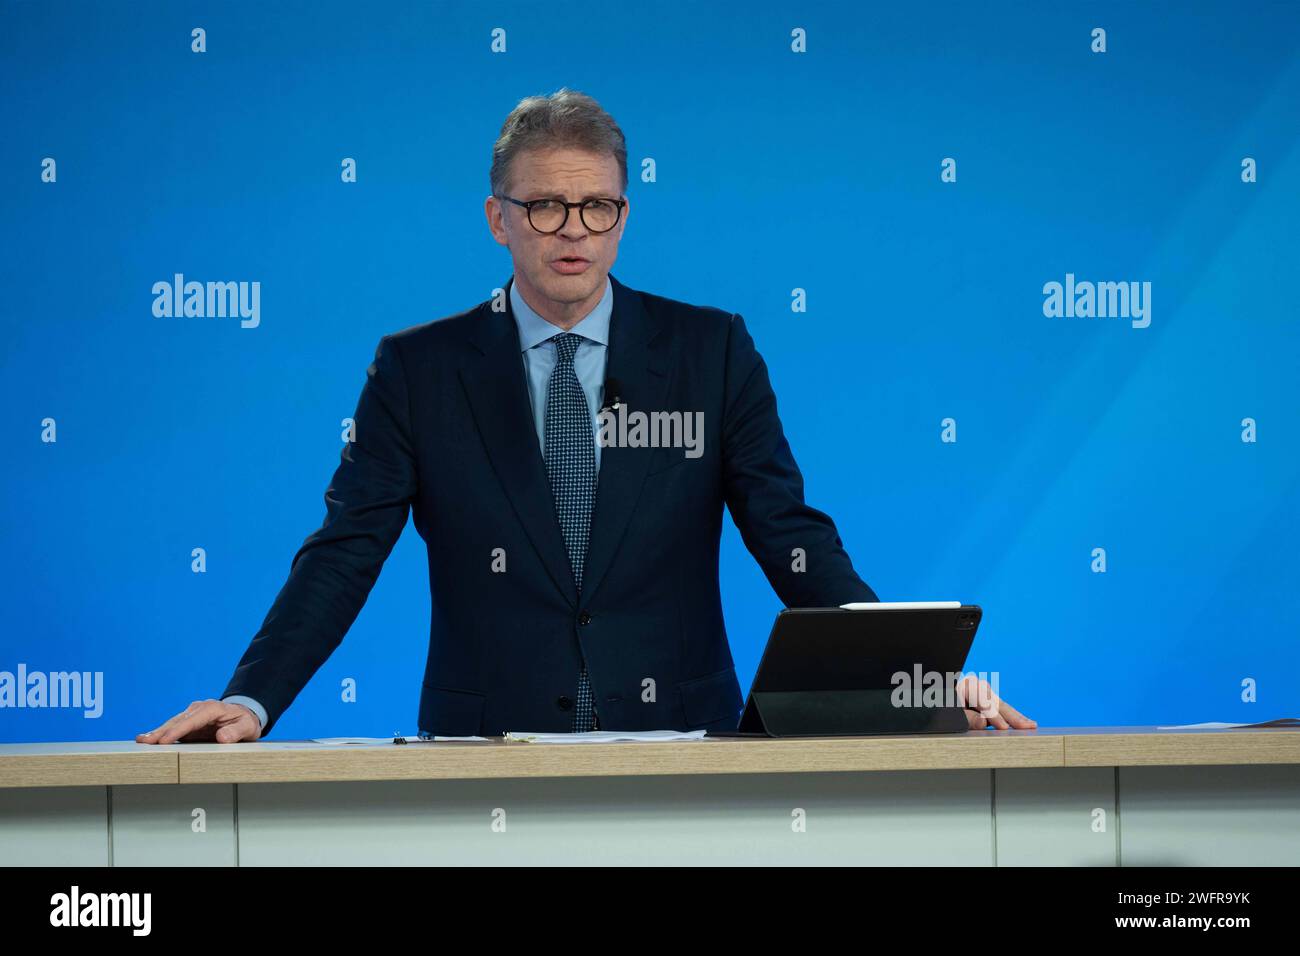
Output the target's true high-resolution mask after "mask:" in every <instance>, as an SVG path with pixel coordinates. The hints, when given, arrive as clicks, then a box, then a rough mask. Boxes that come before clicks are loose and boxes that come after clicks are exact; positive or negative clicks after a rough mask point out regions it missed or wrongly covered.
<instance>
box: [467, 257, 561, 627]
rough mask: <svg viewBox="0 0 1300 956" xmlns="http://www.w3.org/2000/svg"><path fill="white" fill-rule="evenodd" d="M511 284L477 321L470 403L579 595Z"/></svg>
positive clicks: (526, 516) (526, 520)
mask: <svg viewBox="0 0 1300 956" xmlns="http://www.w3.org/2000/svg"><path fill="white" fill-rule="evenodd" d="M513 281H514V277H513V276H512V277H511V279H510V280H509V281H508V282H507V283H506V285H505V292H506V311H505V312H493V311H492V309H491V306H490V305H488V304H484V305H482V306H480V309H481V310H482V314H481V316H480V318H479V320H478V321H477V322H475V323H474V326H473V329H474V344H475V345H476V346H477V348H478V349H479V350H480V351H481V352H482V353H483V356H482V358H481V359H479V361H478V362H475V363H471V364H470V365H468V366H466V367H464V368H462V369H461V372H460V376H461V381H462V383H463V384H464V387H465V392H466V395H467V396H468V398H469V406H470V409H471V411H472V412H473V415H474V422H475V424H476V425H477V426H478V430H479V434H480V435H481V436H482V438H483V444H484V445H485V446H486V447H487V451H488V457H489V458H490V459H491V461H492V467H493V468H494V469H495V471H496V473H497V478H498V479H499V480H500V481H501V485H502V487H503V488H504V489H505V493H506V497H507V498H508V499H509V500H510V504H511V506H512V507H513V508H514V510H515V514H516V515H518V517H519V521H520V522H521V523H522V524H523V526H524V530H525V532H527V534H528V538H529V540H530V541H532V543H533V547H534V548H536V549H537V554H538V555H539V556H540V557H541V559H542V564H543V565H545V567H546V570H547V573H548V574H550V576H551V579H552V580H553V581H554V582H555V586H556V587H558V588H559V589H560V593H561V594H563V595H564V598H565V600H566V601H568V602H569V603H570V604H573V602H574V600H575V599H576V595H575V593H574V592H575V591H576V588H575V586H574V581H573V572H572V571H571V570H570V568H569V556H568V552H566V551H565V549H564V538H563V536H562V535H561V533H560V522H559V520H558V519H557V518H556V517H555V501H554V499H553V497H552V495H551V486H550V483H549V482H548V481H547V479H546V465H545V463H544V462H543V461H542V455H541V450H540V449H539V447H538V444H537V431H536V428H535V426H534V425H533V419H532V416H531V414H530V411H529V410H530V408H531V407H532V406H531V404H530V402H529V399H528V385H527V382H526V380H525V377H524V361H523V356H522V355H521V354H520V350H519V332H518V330H517V327H516V325H515V319H514V312H513V310H512V309H511V307H510V282H513Z"/></svg>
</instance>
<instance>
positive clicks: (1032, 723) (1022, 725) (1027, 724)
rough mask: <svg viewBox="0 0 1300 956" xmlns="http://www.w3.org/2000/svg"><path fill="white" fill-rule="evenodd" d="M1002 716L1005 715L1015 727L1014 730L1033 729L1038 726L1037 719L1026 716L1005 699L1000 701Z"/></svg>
mask: <svg viewBox="0 0 1300 956" xmlns="http://www.w3.org/2000/svg"><path fill="white" fill-rule="evenodd" d="M1002 716H1003V717H1005V718H1006V719H1007V720H1008V721H1009V722H1010V723H1011V726H1012V727H1014V728H1016V730H1033V729H1034V728H1035V727H1037V726H1038V721H1036V720H1031V719H1030V718H1028V717H1026V716H1025V715H1024V714H1022V713H1021V712H1020V711H1018V710H1016V709H1015V708H1014V707H1012V706H1011V705H1010V704H1008V703H1007V702H1006V701H1005V700H1004V701H1003V702H1002Z"/></svg>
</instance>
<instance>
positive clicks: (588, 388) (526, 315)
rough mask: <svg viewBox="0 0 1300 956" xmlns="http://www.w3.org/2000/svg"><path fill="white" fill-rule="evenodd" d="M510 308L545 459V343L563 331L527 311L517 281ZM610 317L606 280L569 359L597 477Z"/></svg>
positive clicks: (549, 351) (550, 352) (549, 362)
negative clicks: (587, 418)
mask: <svg viewBox="0 0 1300 956" xmlns="http://www.w3.org/2000/svg"><path fill="white" fill-rule="evenodd" d="M510 308H511V309H512V310H513V311H514V314H515V325H516V327H517V328H518V329H519V348H520V351H522V352H523V356H524V374H525V377H526V378H527V380H528V400H529V402H531V403H532V408H533V426H534V427H535V428H536V429H537V447H538V449H539V450H540V451H541V453H542V456H543V457H545V455H546V392H547V386H548V385H550V382H551V372H552V370H553V369H554V368H555V343H554V342H552V341H550V339H551V338H553V337H554V336H556V335H560V334H562V333H563V332H564V329H562V328H559V327H558V326H555V325H552V324H551V323H550V322H547V321H546V320H545V319H544V318H542V317H541V316H540V315H538V314H537V313H536V312H534V311H533V310H532V308H531V307H530V306H529V305H528V303H527V302H525V301H524V297H523V296H522V295H520V294H519V288H518V283H517V282H512V283H510ZM613 312H614V287H613V285H612V283H610V281H609V276H606V277H605V294H604V295H603V296H601V299H600V301H599V302H597V303H596V307H595V308H594V309H592V310H591V311H590V312H588V313H587V314H586V315H585V316H583V318H582V319H581V320H580V321H579V322H578V324H577V325H575V326H574V327H573V328H571V329H569V331H570V332H572V333H573V334H574V335H581V336H582V337H583V338H584V339H585V340H586V341H584V342H580V343H579V344H578V351H577V353H576V354H575V355H574V356H573V370H574V372H576V373H577V375H578V381H579V382H580V383H581V384H582V391H583V392H584V393H585V394H586V396H587V408H588V410H589V411H590V412H591V440H592V443H593V444H594V445H595V446H596V474H597V478H599V475H600V442H598V441H596V434H597V424H596V422H597V419H596V416H597V414H599V412H600V405H601V402H602V401H603V400H604V394H603V393H604V391H605V366H606V365H607V364H608V362H609V320H610V316H611V315H612V314H613Z"/></svg>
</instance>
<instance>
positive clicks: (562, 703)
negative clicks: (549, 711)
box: [555, 697, 573, 710]
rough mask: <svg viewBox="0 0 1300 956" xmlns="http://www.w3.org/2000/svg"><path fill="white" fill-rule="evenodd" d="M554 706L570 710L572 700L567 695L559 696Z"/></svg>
mask: <svg viewBox="0 0 1300 956" xmlns="http://www.w3.org/2000/svg"><path fill="white" fill-rule="evenodd" d="M555 706H556V707H558V708H560V710H570V709H572V708H573V701H571V700H570V699H569V698H567V697H560V698H559V699H558V700H556V702H555Z"/></svg>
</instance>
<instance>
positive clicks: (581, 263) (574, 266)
mask: <svg viewBox="0 0 1300 956" xmlns="http://www.w3.org/2000/svg"><path fill="white" fill-rule="evenodd" d="M589 265H591V262H590V261H589V260H587V259H584V258H582V256H561V257H560V258H559V259H552V260H551V268H552V269H554V270H555V271H556V272H558V273H560V274H561V275H577V274H578V273H580V272H585V271H586V270H587V267H588V266H589Z"/></svg>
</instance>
